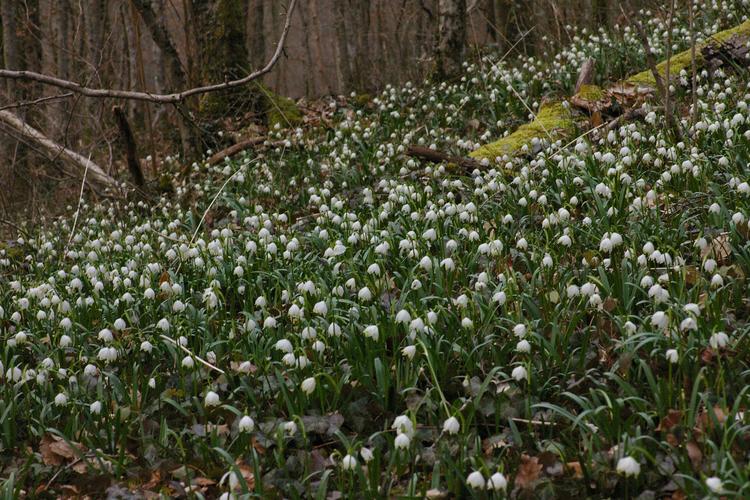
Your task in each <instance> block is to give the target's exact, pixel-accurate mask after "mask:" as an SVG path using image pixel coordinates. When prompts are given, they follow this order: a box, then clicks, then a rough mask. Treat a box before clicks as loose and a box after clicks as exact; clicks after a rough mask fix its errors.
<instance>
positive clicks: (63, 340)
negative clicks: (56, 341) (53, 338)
mask: <svg viewBox="0 0 750 500" xmlns="http://www.w3.org/2000/svg"><path fill="white" fill-rule="evenodd" d="M71 345H73V339H71V338H70V337H69V336H67V335H62V336H61V337H60V347H63V348H64V347H70V346H71Z"/></svg>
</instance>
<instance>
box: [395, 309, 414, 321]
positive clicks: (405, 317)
mask: <svg viewBox="0 0 750 500" xmlns="http://www.w3.org/2000/svg"><path fill="white" fill-rule="evenodd" d="M409 322H411V315H410V314H409V311H407V310H406V309H401V310H400V311H399V312H398V313H397V314H396V323H404V324H406V323H409Z"/></svg>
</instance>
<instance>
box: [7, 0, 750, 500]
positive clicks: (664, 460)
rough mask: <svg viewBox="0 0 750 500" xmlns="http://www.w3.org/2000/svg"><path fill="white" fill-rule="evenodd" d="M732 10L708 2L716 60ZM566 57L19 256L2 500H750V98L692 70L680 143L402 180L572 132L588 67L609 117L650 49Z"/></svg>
mask: <svg viewBox="0 0 750 500" xmlns="http://www.w3.org/2000/svg"><path fill="white" fill-rule="evenodd" d="M744 4H745V2H742V1H739V0H738V1H730V2H701V11H700V16H698V18H696V30H697V32H698V36H697V38H698V42H702V41H704V40H705V39H706V38H708V37H709V36H710V35H712V34H714V33H717V32H719V31H721V30H724V29H728V28H731V27H732V26H737V25H739V24H741V23H742V22H744V21H747V15H748V13H750V11H748V9H747V8H746V7H745V6H744ZM643 18H644V19H648V21H647V22H646V23H645V24H646V25H645V28H646V31H647V33H648V34H649V44H650V46H651V47H652V49H653V51H654V55H655V57H656V58H657V59H659V60H662V59H664V58H665V57H666V55H667V50H666V47H665V41H666V36H665V30H666V21H665V20H663V19H661V18H660V17H658V16H656V15H653V13H648V12H644V13H643ZM674 22H675V29H674V31H673V34H672V35H673V36H672V37H671V38H672V41H673V43H674V47H672V48H671V53H678V52H679V51H682V50H686V49H688V48H689V46H690V38H691V34H690V30H689V28H688V20H687V14H686V13H684V12H677V15H676V19H675V20H674ZM569 35H570V40H571V44H570V46H569V47H568V48H567V49H566V50H564V51H562V52H560V53H558V54H557V55H555V56H554V57H553V58H550V60H536V59H533V58H532V59H521V58H518V57H515V56H514V55H513V54H496V53H488V54H483V55H482V56H481V58H478V59H477V60H476V61H475V62H474V63H473V64H471V65H467V67H466V68H465V76H464V77H463V78H461V79H460V81H455V82H452V83H441V84H433V83H431V82H429V81H425V82H422V83H419V84H407V85H405V86H404V87H403V88H395V87H387V88H386V89H385V90H384V91H383V92H382V93H380V94H378V95H377V96H376V97H374V98H372V99H371V100H368V99H364V98H362V99H358V98H356V96H353V97H352V98H350V99H348V100H346V101H344V100H339V101H337V102H332V103H331V106H330V118H328V117H326V120H325V123H321V125H320V126H319V127H315V128H313V127H310V128H306V129H304V130H303V129H290V128H284V127H280V126H279V127H277V128H276V129H275V130H274V131H273V132H272V134H271V135H270V137H269V140H268V141H267V143H266V145H265V146H262V147H259V148H257V149H250V150H247V151H245V152H243V153H242V154H240V155H238V156H235V157H233V158H231V159H227V160H225V161H223V162H219V163H218V164H216V165H208V163H207V162H203V163H195V164H193V165H191V166H187V165H182V164H180V161H179V158H177V157H175V158H173V159H170V160H169V161H168V162H166V163H165V164H164V165H163V168H164V169H166V170H165V172H166V174H165V175H164V176H163V178H162V182H161V186H160V187H161V188H162V190H163V192H161V193H160V194H159V195H149V194H147V193H145V194H144V193H130V195H129V197H128V198H127V199H121V198H117V197H112V198H100V199H94V198H92V199H88V198H86V197H84V198H83V199H82V201H81V203H80V206H78V207H70V209H69V211H68V212H69V214H68V215H67V216H66V217H63V218H60V219H57V220H53V221H48V224H47V225H46V226H45V227H22V228H21V229H22V232H23V234H22V235H20V236H19V238H18V240H17V241H13V242H8V243H7V244H4V245H3V248H2V250H0V254H1V256H0V338H1V339H2V341H3V347H2V349H0V428H2V433H0V478H1V480H2V486H1V488H2V491H3V492H4V494H6V495H8V496H11V497H13V496H20V495H22V493H21V492H22V491H23V492H25V493H24V494H25V495H26V496H32V497H33V496H38V497H48V498H53V497H60V496H75V495H85V494H88V495H92V496H94V497H101V496H106V495H111V496H115V497H117V495H121V496H122V497H123V498H140V497H146V498H151V497H154V496H156V495H158V494H163V495H165V496H168V497H171V496H191V495H196V496H199V497H200V496H203V497H206V498H214V497H218V496H219V495H223V498H230V497H232V498H234V496H233V495H236V497H238V498H239V497H242V496H243V495H246V496H251V497H253V496H254V497H259V498H307V497H314V498H323V499H325V498H352V497H356V496H361V497H363V498H377V497H388V498H393V497H399V496H404V497H407V498H412V497H416V498H422V497H428V498H503V497H512V498H571V497H574V496H579V497H581V498H607V497H611V498H628V497H632V498H635V497H638V498H644V499H645V498H665V497H669V498H676V499H678V498H699V497H704V496H711V495H718V494H722V495H723V496H727V497H730V496H736V497H739V498H746V497H748V496H749V495H750V491H749V490H750V486H748V485H750V481H749V480H748V471H750V468H749V467H750V457H748V451H747V450H748V449H750V418H749V417H747V416H746V415H745V409H746V407H747V405H748V397H749V396H748V391H747V387H748V383H749V379H750V357H749V355H750V339H749V338H748V332H750V329H749V327H748V322H747V321H748V317H749V316H750V303H748V298H747V297H748V293H747V291H748V283H747V278H746V277H747V276H749V275H750V242H749V241H748V237H749V236H750V220H749V217H750V184H749V183H750V169H748V159H749V158H750V122H749V121H748V120H750V111H749V110H748V102H749V100H750V91H749V90H748V89H749V88H750V79H749V78H748V73H747V70H746V68H745V67H743V66H742V65H739V64H729V63H727V64H724V65H722V66H720V67H717V68H701V69H700V71H698V75H697V76H698V78H697V81H696V87H695V90H696V92H695V95H693V91H692V88H691V84H690V67H689V66H688V67H681V68H679V71H678V72H676V74H675V75H674V77H673V79H672V81H671V85H672V86H673V91H672V96H673V100H674V103H675V108H676V109H675V113H676V116H677V117H678V121H679V126H680V128H681V130H682V134H683V136H682V139H677V138H675V137H674V135H673V133H672V132H671V131H670V130H669V128H668V127H667V126H666V123H667V122H666V118H665V115H664V112H663V107H662V106H660V105H659V102H658V99H656V98H652V97H651V98H644V99H643V102H639V103H638V107H639V108H641V107H642V109H643V110H644V112H643V113H642V114H643V119H642V120H632V121H625V120H623V121H621V122H619V123H616V124H615V126H613V127H611V128H609V130H607V128H604V127H600V128H599V129H598V130H594V131H587V130H583V129H577V130H576V133H575V134H574V135H573V137H572V138H568V137H566V138H564V139H563V138H560V139H559V140H557V141H556V142H551V141H549V137H545V136H542V137H535V138H534V139H533V140H531V141H530V142H529V144H528V145H525V146H523V147H522V148H521V149H520V150H519V151H518V152H517V154H513V155H512V156H510V155H505V156H501V157H497V158H494V159H493V158H491V157H490V158H484V159H483V160H482V161H481V162H479V165H478V166H477V168H475V169H471V170H470V171H467V170H466V169H463V168H461V167H460V166H458V165H456V164H455V163H451V162H447V163H441V164H430V163H423V162H420V161H418V160H417V159H415V158H411V157H409V156H408V155H407V154H406V152H407V150H408V148H409V146H413V145H418V146H423V147H428V148H432V149H435V150H437V151H445V152H449V153H450V154H452V155H455V156H459V157H468V156H469V155H470V153H472V152H473V151H476V150H478V149H479V148H480V147H481V146H482V145H486V144H488V143H492V142H493V141H495V140H497V139H499V138H502V137H504V136H508V135H510V133H512V132H513V131H514V130H516V129H517V128H518V127H519V126H522V125H523V124H524V123H527V122H530V121H532V120H533V119H534V118H535V116H536V115H538V114H539V111H540V110H541V109H542V107H543V106H544V105H546V104H547V103H552V102H560V103H562V104H560V106H565V107H566V109H567V106H569V105H570V104H569V103H568V101H567V99H568V97H569V96H572V95H573V94H574V87H575V84H576V78H577V76H578V72H579V69H580V67H581V66H582V65H583V63H584V61H586V60H587V59H588V58H593V59H594V60H595V73H594V74H595V81H594V83H596V84H597V85H599V86H601V87H602V88H604V87H607V86H608V85H610V84H612V83H614V82H617V81H620V80H621V79H623V78H624V77H625V76H627V75H630V74H637V73H639V72H640V71H644V70H647V69H648V68H647V65H646V58H645V55H644V51H643V46H642V44H641V42H640V41H639V38H638V36H637V34H636V33H635V32H634V30H632V29H631V28H622V29H620V30H618V31H616V32H613V33H606V32H603V31H601V32H598V33H589V32H584V31H583V30H581V31H577V30H575V29H574V28H572V27H571V28H570V34H569ZM692 102H695V103H696V105H697V106H696V109H695V110H692V109H691V103H692ZM530 111H533V113H530ZM540 135H541V134H540ZM209 153H210V152H209ZM209 156H210V154H209ZM475 156H476V155H475Z"/></svg>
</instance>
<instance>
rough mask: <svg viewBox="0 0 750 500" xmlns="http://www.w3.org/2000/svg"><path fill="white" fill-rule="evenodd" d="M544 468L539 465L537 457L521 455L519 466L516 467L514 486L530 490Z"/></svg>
mask: <svg viewBox="0 0 750 500" xmlns="http://www.w3.org/2000/svg"><path fill="white" fill-rule="evenodd" d="M543 467H544V466H543V465H542V464H540V463H539V459H538V458H537V457H530V456H528V455H526V454H524V455H521V465H520V466H519V467H518V473H517V474H516V479H515V484H516V486H517V487H519V488H521V489H532V488H533V487H534V484H535V483H536V481H537V480H538V479H539V474H540V473H541V472H542V468H543Z"/></svg>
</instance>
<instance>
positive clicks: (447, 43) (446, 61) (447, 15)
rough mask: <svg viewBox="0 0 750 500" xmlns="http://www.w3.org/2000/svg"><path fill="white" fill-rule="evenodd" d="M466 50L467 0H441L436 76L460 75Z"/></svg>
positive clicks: (443, 78)
mask: <svg viewBox="0 0 750 500" xmlns="http://www.w3.org/2000/svg"><path fill="white" fill-rule="evenodd" d="M465 50H466V0H439V1H438V42H437V47H436V68H435V70H436V77H437V78H438V79H441V80H446V79H451V78H456V77H457V76H459V75H460V74H461V73H462V65H463V62H464V53H465Z"/></svg>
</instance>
